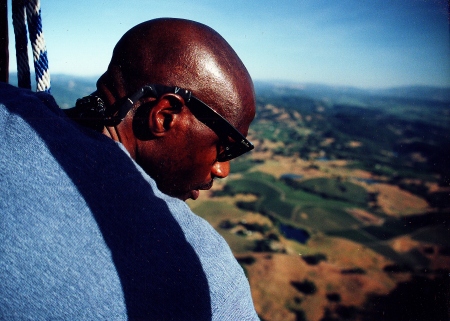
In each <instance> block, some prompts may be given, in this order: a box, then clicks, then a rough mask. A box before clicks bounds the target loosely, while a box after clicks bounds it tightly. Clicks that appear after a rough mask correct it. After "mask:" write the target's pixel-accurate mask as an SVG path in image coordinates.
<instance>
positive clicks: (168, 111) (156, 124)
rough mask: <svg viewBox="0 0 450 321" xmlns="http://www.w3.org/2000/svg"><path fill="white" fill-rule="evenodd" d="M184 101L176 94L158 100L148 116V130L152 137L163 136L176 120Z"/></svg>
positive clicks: (166, 95)
mask: <svg viewBox="0 0 450 321" xmlns="http://www.w3.org/2000/svg"><path fill="white" fill-rule="evenodd" d="M183 106H184V100H183V98H181V97H180V96H178V95H176V94H165V95H163V96H161V97H160V98H159V100H158V101H157V103H156V104H155V105H154V106H153V108H151V110H150V112H149V114H148V130H149V131H150V133H151V134H152V135H153V136H154V137H159V136H163V135H164V134H165V133H166V132H167V131H168V130H169V129H170V128H171V127H172V126H173V125H174V124H175V122H176V121H177V120H178V118H179V114H180V112H181V109H182V107H183Z"/></svg>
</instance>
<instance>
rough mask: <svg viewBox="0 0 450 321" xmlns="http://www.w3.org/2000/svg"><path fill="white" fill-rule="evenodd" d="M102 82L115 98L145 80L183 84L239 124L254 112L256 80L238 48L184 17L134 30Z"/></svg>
mask: <svg viewBox="0 0 450 321" xmlns="http://www.w3.org/2000/svg"><path fill="white" fill-rule="evenodd" d="M99 83H100V85H102V84H104V85H107V86H108V87H109V90H110V91H111V94H112V95H113V96H115V99H119V98H122V97H124V96H127V95H130V94H131V93H133V92H134V91H136V90H137V89H138V88H140V87H141V86H143V85H145V84H163V85H166V86H178V87H182V88H185V89H188V90H191V91H192V93H193V94H194V95H195V96H197V97H199V98H200V99H202V100H203V101H205V102H206V103H208V104H210V106H211V107H212V108H213V109H215V110H216V111H218V112H219V113H221V114H222V115H223V116H225V117H227V118H229V119H230V121H232V122H233V123H234V124H235V125H237V126H239V121H240V119H242V117H243V116H249V115H250V114H252V113H254V107H253V108H252V107H250V106H251V105H254V93H253V84H252V81H251V78H250V76H249V74H248V72H247V70H246V68H245V66H244V65H243V63H242V61H241V60H240V59H239V57H238V56H237V54H236V53H235V52H234V50H233V49H232V48H231V47H230V45H229V44H228V43H227V42H226V41H225V40H224V39H223V38H222V37H221V36H220V35H219V34H218V33H217V32H215V31H214V30H213V29H211V28H209V27H207V26H205V25H203V24H200V23H197V22H193V21H188V20H183V19H169V18H163V19H156V20H150V21H147V22H144V23H141V24H139V25H137V26H136V27H134V28H132V29H131V30H129V31H128V32H127V33H126V34H125V35H124V36H123V37H122V38H121V39H120V41H119V42H118V44H117V45H116V47H115V49H114V53H113V57H112V60H111V63H110V65H109V67H108V71H107V72H106V73H105V75H103V76H102V78H101V79H100V81H99ZM252 100H253V103H252V102H251V101H252ZM252 109H253V110H252Z"/></svg>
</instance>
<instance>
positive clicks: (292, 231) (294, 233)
mask: <svg viewBox="0 0 450 321" xmlns="http://www.w3.org/2000/svg"><path fill="white" fill-rule="evenodd" d="M279 228H280V232H281V233H282V234H283V235H284V237H286V238H288V239H292V240H295V241H297V242H300V243H302V244H306V242H307V241H308V239H309V238H310V235H309V233H308V232H307V231H306V230H304V229H302V228H299V227H294V226H291V225H287V224H283V223H280V225H279Z"/></svg>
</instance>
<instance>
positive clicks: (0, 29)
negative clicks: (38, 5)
mask: <svg viewBox="0 0 450 321" xmlns="http://www.w3.org/2000/svg"><path fill="white" fill-rule="evenodd" d="M0 81H2V82H6V83H7V82H8V81H9V51H8V5H7V0H0Z"/></svg>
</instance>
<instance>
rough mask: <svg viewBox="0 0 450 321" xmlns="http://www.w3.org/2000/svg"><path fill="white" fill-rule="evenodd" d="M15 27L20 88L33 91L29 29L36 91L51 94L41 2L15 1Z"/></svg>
mask: <svg viewBox="0 0 450 321" xmlns="http://www.w3.org/2000/svg"><path fill="white" fill-rule="evenodd" d="M12 4H13V5H12V9H13V26H14V33H15V37H16V57H17V74H18V79H19V83H18V85H19V87H23V88H28V89H31V84H30V67H29V63H28V52H27V36H26V35H27V28H26V23H28V31H29V37H30V42H31V48H32V49H33V61H34V71H35V74H36V91H46V92H50V73H49V70H48V59H47V49H46V46H45V41H44V34H43V32H42V19H41V6H40V0H13V1H12ZM25 16H26V19H25Z"/></svg>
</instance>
